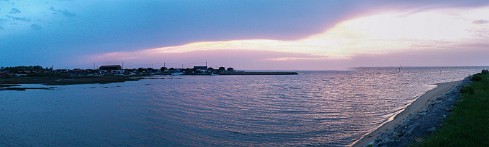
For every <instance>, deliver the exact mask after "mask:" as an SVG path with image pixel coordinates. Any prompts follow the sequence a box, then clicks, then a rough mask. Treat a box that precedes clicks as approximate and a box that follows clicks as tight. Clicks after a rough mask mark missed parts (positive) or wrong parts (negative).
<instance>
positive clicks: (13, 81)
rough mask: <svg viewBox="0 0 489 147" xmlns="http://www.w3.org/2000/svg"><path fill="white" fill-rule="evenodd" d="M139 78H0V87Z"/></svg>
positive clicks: (101, 81) (134, 79)
mask: <svg viewBox="0 0 489 147" xmlns="http://www.w3.org/2000/svg"><path fill="white" fill-rule="evenodd" d="M140 78H141V77H128V76H101V77H67V78H64V77H12V78H0V85H4V86H5V85H17V84H44V85H75V84H96V83H101V84H104V83H115V82H125V81H137V80H139V79H140Z"/></svg>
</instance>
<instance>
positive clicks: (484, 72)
mask: <svg viewBox="0 0 489 147" xmlns="http://www.w3.org/2000/svg"><path fill="white" fill-rule="evenodd" d="M481 73H482V74H489V70H487V69H483V70H482V72H481Z"/></svg>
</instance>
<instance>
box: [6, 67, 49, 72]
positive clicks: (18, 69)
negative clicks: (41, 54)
mask: <svg viewBox="0 0 489 147" xmlns="http://www.w3.org/2000/svg"><path fill="white" fill-rule="evenodd" d="M52 70H53V68H43V67H42V66H39V65H36V66H13V67H0V71H6V72H11V73H16V72H24V71H52Z"/></svg>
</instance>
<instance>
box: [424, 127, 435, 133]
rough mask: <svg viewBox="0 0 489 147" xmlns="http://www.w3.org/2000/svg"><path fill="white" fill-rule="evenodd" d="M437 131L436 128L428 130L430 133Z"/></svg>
mask: <svg viewBox="0 0 489 147" xmlns="http://www.w3.org/2000/svg"><path fill="white" fill-rule="evenodd" d="M435 131H436V128H435V127H431V128H429V129H427V130H426V132H430V133H433V132H435Z"/></svg>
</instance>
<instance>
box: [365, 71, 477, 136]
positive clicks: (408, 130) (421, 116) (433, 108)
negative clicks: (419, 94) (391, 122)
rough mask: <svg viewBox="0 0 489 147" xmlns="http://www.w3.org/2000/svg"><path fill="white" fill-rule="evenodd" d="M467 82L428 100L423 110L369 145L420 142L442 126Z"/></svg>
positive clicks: (466, 79) (466, 80)
mask: <svg viewBox="0 0 489 147" xmlns="http://www.w3.org/2000/svg"><path fill="white" fill-rule="evenodd" d="M469 81H470V80H469V78H465V79H464V80H463V81H462V82H461V83H460V84H458V85H457V86H455V87H453V88H452V89H451V90H450V91H449V92H447V93H446V94H444V95H443V96H441V97H438V98H436V99H435V100H430V102H429V104H428V106H427V107H426V108H425V109H423V110H421V111H419V112H416V113H413V114H411V115H409V117H408V118H407V119H405V120H404V121H403V122H402V123H401V124H398V125H396V126H395V127H394V128H393V129H390V130H387V131H385V132H383V133H382V134H381V135H379V136H378V137H377V138H376V139H375V141H374V142H371V143H369V144H370V145H372V146H409V145H410V144H412V143H415V142H420V141H422V140H423V138H424V137H426V136H427V135H430V134H432V133H433V132H435V131H436V130H438V129H439V128H440V127H441V126H442V124H443V122H444V120H445V119H446V117H447V116H448V114H449V113H450V112H451V111H452V109H453V106H454V104H455V103H456V102H458V101H459V100H460V93H459V90H460V88H461V87H462V86H463V85H465V84H467V83H468V82H469Z"/></svg>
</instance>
